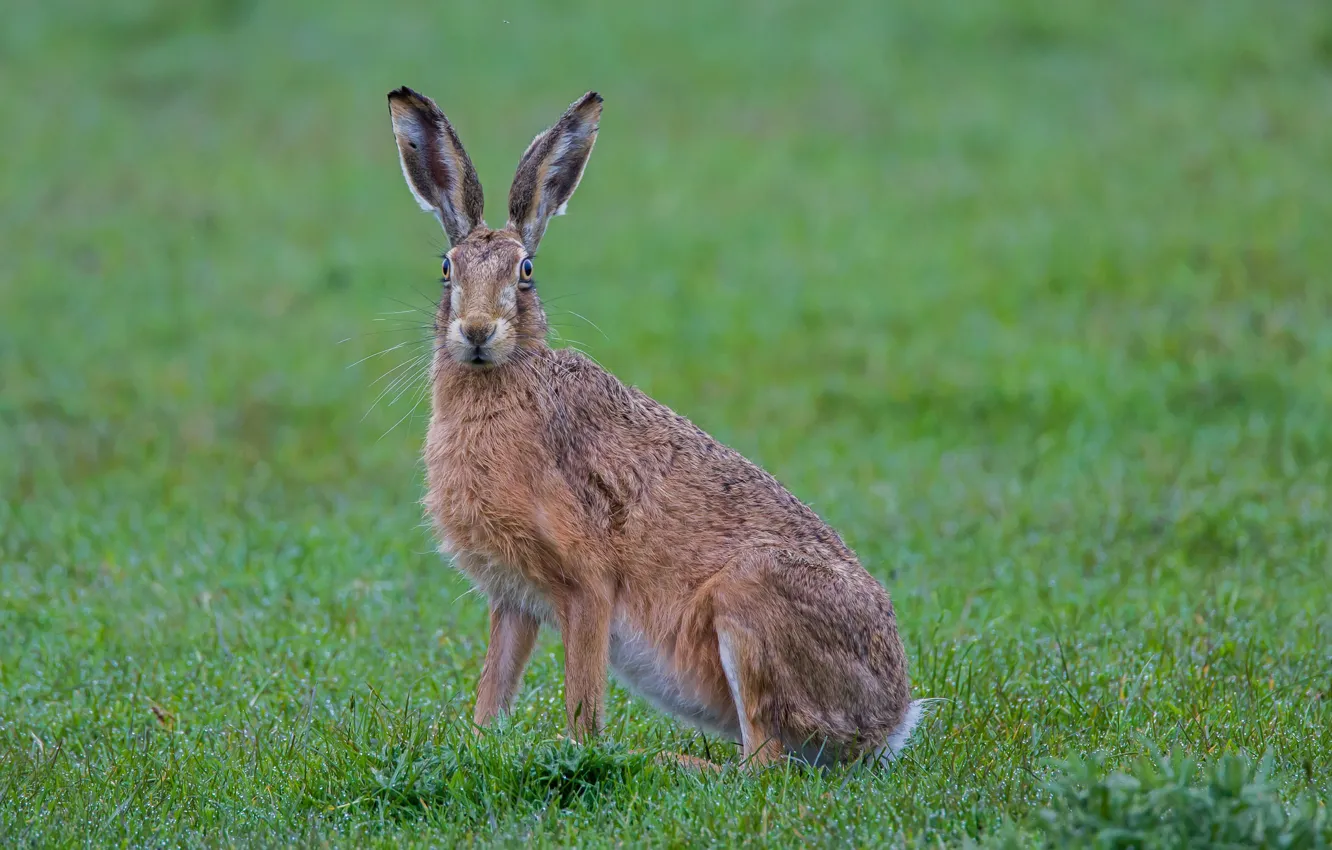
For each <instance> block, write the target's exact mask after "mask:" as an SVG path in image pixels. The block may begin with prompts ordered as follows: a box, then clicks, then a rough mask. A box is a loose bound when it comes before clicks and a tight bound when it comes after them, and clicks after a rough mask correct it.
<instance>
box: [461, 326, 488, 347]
mask: <svg viewBox="0 0 1332 850" xmlns="http://www.w3.org/2000/svg"><path fill="white" fill-rule="evenodd" d="M462 335H463V338H464V339H466V340H467V341H468V342H469V343H471V344H472V345H476V346H482V345H485V344H486V343H488V342H490V340H491V338H492V337H494V336H495V323H494V322H467V323H465V324H464V325H463V326H462Z"/></svg>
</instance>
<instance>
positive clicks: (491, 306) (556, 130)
mask: <svg viewBox="0 0 1332 850" xmlns="http://www.w3.org/2000/svg"><path fill="white" fill-rule="evenodd" d="M388 100H389V113H390V114H391V115H392V117H393V134H394V135H395V136H396V137H397V139H398V154H399V156H400V157H401V159H402V173H403V176H404V177H406V178H407V185H408V187H410V188H411V190H412V194H413V195H415V196H416V200H417V203H419V204H420V205H421V208H422V209H425V210H428V211H430V212H432V213H434V214H435V217H436V218H438V219H439V223H440V224H442V225H443V226H444V233H445V234H446V235H447V236H448V238H449V246H450V247H449V251H448V253H447V254H445V255H444V262H443V267H442V271H443V284H444V292H443V294H442V296H441V298H440V300H439V310H438V311H437V313H436V316H435V326H436V334H437V336H438V346H439V348H440V350H442V351H444V352H447V354H448V356H449V357H450V358H452V359H453V360H454V361H456V362H457V363H459V364H463V365H465V366H469V367H473V368H477V369H490V368H493V367H496V366H500V365H502V364H504V363H505V362H507V361H509V360H511V359H512V358H513V357H514V356H515V355H518V354H520V353H521V352H523V351H525V350H530V349H532V348H536V347H540V346H544V345H545V344H546V314H545V312H544V311H543V310H542V308H541V300H540V299H539V298H538V297H537V293H536V288H535V284H534V282H533V279H532V272H533V266H532V262H533V258H534V257H535V256H536V250H537V245H538V244H539V243H540V242H541V236H542V234H544V233H545V232H546V224H547V223H548V222H549V221H550V219H551V217H552V216H556V215H561V214H562V213H563V212H564V206H565V204H566V203H568V201H569V198H570V197H571V196H572V195H573V193H574V189H576V188H578V181H579V180H580V179H581V178H582V176H583V169H584V168H585V167H586V166H587V160H588V157H590V156H591V155H592V145H593V144H594V143H595V142H596V140H597V122H598V120H599V119H600V118H601V96H600V95H598V94H597V93H596V92H588V93H587V94H585V95H583V96H582V97H581V98H579V99H578V100H577V101H575V102H574V104H573V105H572V106H570V107H569V110H568V111H567V112H565V113H564V115H563V116H561V117H560V120H559V121H557V122H555V125H554V126H552V127H551V128H550V129H549V130H546V131H545V132H544V133H542V134H541V135H539V136H537V137H536V138H535V139H533V140H532V144H530V145H528V146H527V151H526V152H525V153H524V154H523V157H522V159H521V160H519V162H518V173H517V174H515V175H514V178H513V188H511V189H510V190H509V220H508V223H507V224H505V225H504V227H503V229H501V230H491V229H490V228H488V227H486V223H485V221H484V220H483V219H482V217H481V216H482V212H483V210H484V201H483V198H482V194H481V181H480V180H479V179H477V176H476V169H475V168H473V167H472V161H471V160H470V159H468V157H467V152H466V151H465V150H463V146H462V142H461V141H459V139H458V134H457V133H455V132H454V131H453V126H452V125H451V124H449V120H448V119H447V118H445V117H444V113H443V112H441V111H440V109H439V107H438V106H436V105H435V102H434V101H432V100H431V99H430V98H428V97H425V96H424V95H420V94H417V93H416V92H414V91H412V90H411V89H409V88H405V87H404V88H400V89H398V90H397V91H393V92H390V93H389V96H388Z"/></svg>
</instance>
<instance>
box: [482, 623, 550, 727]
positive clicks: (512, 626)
mask: <svg viewBox="0 0 1332 850" xmlns="http://www.w3.org/2000/svg"><path fill="white" fill-rule="evenodd" d="M540 626H541V624H540V622H539V621H538V620H537V618H536V617H533V616H532V615H531V614H529V613H528V612H527V611H524V610H523V609H521V608H518V607H515V606H513V605H509V604H506V603H502V602H501V603H492V604H491V606H490V643H489V644H487V645H486V660H485V663H484V664H483V665H482V666H481V681H480V682H479V683H477V686H476V711H475V713H474V714H473V716H472V719H473V722H475V723H476V725H478V726H485V725H487V724H489V723H490V721H491V720H494V719H495V716H496V715H499V714H503V713H506V712H508V710H509V708H510V707H511V706H512V704H513V697H514V694H516V693H517V692H518V682H519V680H520V679H521V678H522V676H523V668H524V667H526V666H527V659H528V658H529V657H530V656H531V655H532V646H533V644H535V643H536V637H537V631H538V629H539V628H540Z"/></svg>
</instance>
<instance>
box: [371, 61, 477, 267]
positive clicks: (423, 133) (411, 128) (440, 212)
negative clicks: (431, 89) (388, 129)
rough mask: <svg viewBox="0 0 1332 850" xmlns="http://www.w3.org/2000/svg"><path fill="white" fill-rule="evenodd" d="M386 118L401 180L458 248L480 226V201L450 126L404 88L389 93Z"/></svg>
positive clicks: (472, 172) (467, 162) (469, 165)
mask: <svg viewBox="0 0 1332 850" xmlns="http://www.w3.org/2000/svg"><path fill="white" fill-rule="evenodd" d="M388 102H389V115H390V116H391V117H392V118H393V135H394V136H395V137H396V138H397V140H398V156H399V158H401V159H402V176H403V177H406V178H407V185H408V186H409V187H410V188H411V190H412V194H413V195H415V196H416V202H417V203H418V204H420V205H421V209H423V210H429V211H430V212H433V213H434V214H435V216H436V217H437V218H438V219H439V223H440V224H442V225H443V226H444V232H445V233H447V234H448V237H449V244H451V245H457V244H458V243H459V242H461V241H462V240H463V239H465V238H467V234H469V233H471V232H472V229H473V228H475V227H477V226H478V225H483V224H485V221H483V220H482V218H481V216H482V215H483V214H484V212H485V199H484V198H483V197H482V194H481V181H480V179H478V178H477V176H476V169H475V168H473V167H472V161H471V160H470V159H468V157H467V151H465V150H463V146H462V141H461V140H460V139H459V138H458V134H457V133H455V132H454V131H453V125H452V124H450V123H449V119H447V118H445V117H444V113H443V112H441V111H440V108H439V107H438V106H436V105H435V102H434V101H433V100H431V99H430V98H428V97H426V96H425V95H423V94H418V93H416V92H414V91H412V90H411V89H409V88H407V87H406V86H403V87H402V88H400V89H395V90H394V91H391V92H389V96H388Z"/></svg>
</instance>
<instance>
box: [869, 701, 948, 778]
mask: <svg viewBox="0 0 1332 850" xmlns="http://www.w3.org/2000/svg"><path fill="white" fill-rule="evenodd" d="M936 702H942V700H937V699H918V700H913V701H912V703H911V705H909V706H907V713H906V717H904V718H902V722H901V723H900V724H899V725H898V727H897V728H896V729H894V730H893V732H892V734H891V735H889V736H888V740H886V741H884V742H883V746H882V747H880V748H879V749H878V751H877V752H875V753H874V760H875V761H876V762H878V763H879V765H880V766H884V767H886V766H887V765H888V764H889V763H890V762H892V761H894V760H895V759H897V757H898V756H900V755H901V754H902V750H904V749H906V746H907V743H908V742H909V741H910V739H911V733H912V732H914V731H915V729H916V727H917V726H918V725H920V721H922V720H924V719H925V715H926V714H928V713H929V710H930V707H931V706H932V705H934V703H936Z"/></svg>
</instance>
